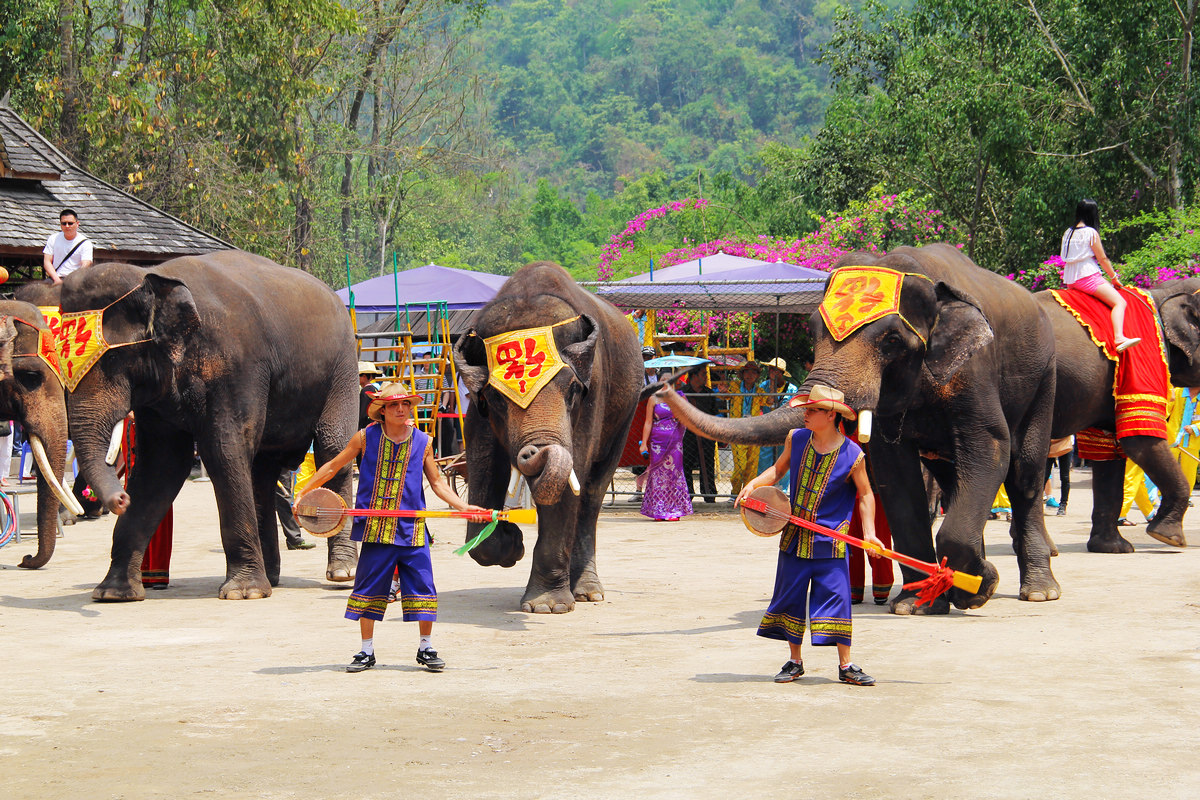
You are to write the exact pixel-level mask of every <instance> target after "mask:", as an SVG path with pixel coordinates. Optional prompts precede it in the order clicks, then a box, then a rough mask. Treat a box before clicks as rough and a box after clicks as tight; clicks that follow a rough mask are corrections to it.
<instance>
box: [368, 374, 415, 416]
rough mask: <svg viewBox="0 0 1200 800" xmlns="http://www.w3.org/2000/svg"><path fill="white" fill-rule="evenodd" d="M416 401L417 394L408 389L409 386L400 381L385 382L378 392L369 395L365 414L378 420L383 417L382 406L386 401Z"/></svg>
mask: <svg viewBox="0 0 1200 800" xmlns="http://www.w3.org/2000/svg"><path fill="white" fill-rule="evenodd" d="M409 399H411V400H413V401H416V400H417V399H418V396H417V395H415V394H413V393H412V392H411V391H409V388H408V387H407V386H405V385H404V384H402V383H385V384H384V385H383V386H382V387H381V388H380V390H379V391H378V392H376V393H375V394H373V395H371V402H370V404H369V405H368V406H367V416H368V417H370V418H371V419H373V420H375V421H376V422H379V421H381V420H382V419H383V407H384V406H386V405H387V404H388V403H395V402H398V401H403V400H409Z"/></svg>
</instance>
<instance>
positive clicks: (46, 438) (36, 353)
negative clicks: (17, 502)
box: [0, 301, 83, 569]
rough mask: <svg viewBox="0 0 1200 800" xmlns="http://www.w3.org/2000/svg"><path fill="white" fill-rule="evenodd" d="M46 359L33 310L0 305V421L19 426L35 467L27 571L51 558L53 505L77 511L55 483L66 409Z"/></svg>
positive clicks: (46, 335)
mask: <svg viewBox="0 0 1200 800" xmlns="http://www.w3.org/2000/svg"><path fill="white" fill-rule="evenodd" d="M43 345H44V347H45V349H43ZM47 351H48V352H47ZM52 361H54V352H53V340H52V338H51V337H50V330H49V328H48V327H47V326H46V323H45V321H44V320H43V319H42V315H41V313H40V312H39V311H38V310H37V308H35V307H33V306H31V305H29V304H28V303H21V302H16V301H4V302H0V419H11V420H16V421H17V422H20V423H21V425H22V426H23V428H24V430H25V435H26V438H27V440H28V441H29V447H30V450H31V451H32V453H33V457H34V460H35V462H36V463H37V466H38V479H37V480H38V513H37V516H38V552H37V555H26V556H25V557H24V559H23V560H22V561H21V562H20V566H22V567H25V568H27V569H37V568H38V567H41V566H43V565H45V564H46V562H48V561H49V560H50V557H51V556H53V555H54V547H55V542H56V540H57V535H58V508H59V501H61V502H62V503H63V504H64V505H65V506H66V507H67V509H68V510H69V511H70V512H71V513H72V514H82V513H83V509H82V508H80V507H79V503H78V501H77V500H76V499H75V498H74V497H73V496H72V495H71V493H70V492H68V491H67V490H66V489H65V488H64V487H63V485H62V482H61V477H62V474H63V469H64V467H65V465H66V456H67V410H66V403H65V401H64V399H63V387H62V382H61V379H60V378H59V375H58V373H57V371H56V370H55V368H54V367H53V366H52V363H51V362H52Z"/></svg>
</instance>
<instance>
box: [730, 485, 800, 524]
mask: <svg viewBox="0 0 1200 800" xmlns="http://www.w3.org/2000/svg"><path fill="white" fill-rule="evenodd" d="M750 499H751V500H761V501H762V502H763V503H764V504H765V505H766V507H767V510H766V511H756V510H754V509H750V508H746V506H742V507H741V511H742V523H743V524H744V525H745V526H746V529H747V530H749V531H750V532H751V533H753V534H754V535H755V536H775V535H776V534H778V533H779V532H780V531H782V530H783V529H784V528H786V527H787V524H788V517H789V516H791V513H792V501H791V500H788V496H787V495H786V494H784V493H783V490H782V489H780V488H779V487H778V486H760V487H758V488H757V489H755V490H754V491H753V492H751V493H750Z"/></svg>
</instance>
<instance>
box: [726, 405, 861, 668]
mask: <svg viewBox="0 0 1200 800" xmlns="http://www.w3.org/2000/svg"><path fill="white" fill-rule="evenodd" d="M791 404H792V405H795V406H802V407H803V408H804V427H803V428H798V429H796V430H793V431H792V432H791V433H789V434H788V438H787V440H786V441H785V442H784V445H783V454H782V455H780V457H779V460H778V461H776V462H775V465H774V466H772V467H770V468H768V469H767V470H765V471H764V472H763V473H762V474H761V475H759V476H758V477H757V478H755V479H754V480H752V481H750V482H749V483H748V484H746V486H745V487H744V488H743V489H742V491H741V492H740V493H739V494H738V504H739V505H741V503H742V502H743V501H744V500H745V499H746V498H748V497H749V496H750V494H751V493H752V492H753V491H754V490H755V489H757V488H759V487H760V486H772V485H774V484H775V483H777V482H778V481H779V479H780V478H782V477H783V476H784V475H790V477H791V501H792V515H793V516H797V517H800V518H802V519H806V520H809V521H810V522H815V523H818V524H820V525H824V526H825V527H827V528H832V529H834V530H836V531H840V532H842V533H845V532H846V530H847V528H849V526H850V518H851V516H852V515H853V512H854V505H855V503H856V502H857V504H858V510H859V516H860V517H861V519H862V526H863V539H864V540H866V541H868V542H873V543H875V544H877V545H879V546H880V547H882V546H883V545H882V543H881V542H880V541H879V540H878V539H877V538H876V537H875V496H874V494H872V492H871V483H870V481H869V480H868V479H867V469H866V461H865V459H864V458H863V452H862V449H861V448H860V447H859V446H858V445H857V444H855V443H854V442H852V441H850V440H849V439H847V438H846V437H845V436H844V435H842V432H841V430H839V426H838V424H837V415H838V414H841V415H843V416H844V417H846V418H847V419H854V411H853V409H851V408H850V407H849V406H848V405H846V403H845V402H844V396H843V395H842V393H841V392H840V391H838V390H836V389H832V388H830V387H828V386H822V385H820V384H818V385H816V386H814V387H813V388H812V392H811V394H809V396H808V397H797V398H795V399H794V400H793V401H792V403H791ZM810 586H811V595H810ZM806 606H807V608H806ZM805 620H809V627H810V628H811V631H812V634H811V635H812V644H813V646H814V647H820V646H828V645H837V650H838V680H840V681H842V682H843V683H849V684H853V685H855V686H872V685H874V683H875V679H874V678H872V677H871V676H870V675H867V674H865V673H864V672H863V671H862V669H860V668H859V667H858V666H856V665H855V664H854V663H853V662H852V661H851V660H850V630H851V624H850V571H849V567H848V564H847V559H846V544H845V543H844V542H841V541H838V540H836V539H833V538H831V537H829V536H822V535H821V534H818V533H813V532H811V531H809V530H807V529H805V528H801V527H800V526H798V525H795V524H794V523H793V524H789V525H788V526H787V527H786V528H784V529H783V533H782V536H781V540H780V543H779V561H778V565H777V567H776V570H775V591H774V594H773V595H772V596H771V604H770V606H768V608H767V613H766V614H765V615H764V616H763V619H762V623H761V624H760V625H759V627H758V635H759V636H765V637H767V638H769V639H783V640H784V641H786V642H787V643H788V649H789V651H790V656H791V657H790V658H789V660H788V661H787V663H785V664H784V665H783V668H782V669H781V670H780V671H779V674H778V675H776V676H775V682H776V683H790V682H792V681H794V680H796V679H797V678H799V677H800V676H801V675H803V674H804V662H803V661H802V660H801V658H800V646H801V644H803V642H804V627H805Z"/></svg>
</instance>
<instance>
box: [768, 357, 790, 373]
mask: <svg viewBox="0 0 1200 800" xmlns="http://www.w3.org/2000/svg"><path fill="white" fill-rule="evenodd" d="M765 366H767V367H775V369H777V370H779V371H780V372H782V373H783V377H785V378H790V377H792V373H790V372H788V369H787V362H786V361H784V360H783V359H782V358H780V357H779V356H776V357H775V358H772V359H771V360H770V361H768V362H767V363H766V365H765Z"/></svg>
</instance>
